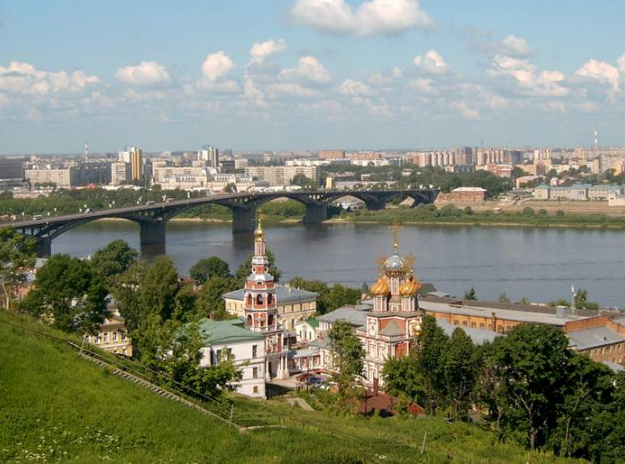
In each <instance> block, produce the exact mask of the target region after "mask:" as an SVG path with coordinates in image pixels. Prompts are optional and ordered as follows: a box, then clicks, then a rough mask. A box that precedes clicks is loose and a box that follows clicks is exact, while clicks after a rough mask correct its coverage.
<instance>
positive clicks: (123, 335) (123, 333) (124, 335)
mask: <svg viewBox="0 0 625 464" xmlns="http://www.w3.org/2000/svg"><path fill="white" fill-rule="evenodd" d="M122 340H126V331H125V330H122Z"/></svg>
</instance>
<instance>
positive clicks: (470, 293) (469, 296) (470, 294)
mask: <svg viewBox="0 0 625 464" xmlns="http://www.w3.org/2000/svg"><path fill="white" fill-rule="evenodd" d="M464 299H465V300H477V294H476V293H475V288H473V287H471V288H469V289H468V290H467V291H466V292H464Z"/></svg>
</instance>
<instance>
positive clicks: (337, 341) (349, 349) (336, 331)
mask: <svg viewBox="0 0 625 464" xmlns="http://www.w3.org/2000/svg"><path fill="white" fill-rule="evenodd" d="M328 338H329V339H330V344H329V347H330V351H331V352H332V367H333V369H334V374H333V378H334V380H335V382H336V384H337V386H338V389H339V394H341V395H342V396H346V395H347V394H348V393H349V392H350V391H351V390H352V388H353V387H354V384H355V382H356V378H357V377H358V376H360V375H362V373H363V369H364V358H365V350H364V348H363V347H362V344H361V343H360V340H358V337H356V336H355V335H354V334H353V332H352V326H351V325H349V324H348V323H347V322H345V321H341V320H339V321H337V322H335V323H334V324H333V325H332V328H331V329H330V330H329V331H328Z"/></svg>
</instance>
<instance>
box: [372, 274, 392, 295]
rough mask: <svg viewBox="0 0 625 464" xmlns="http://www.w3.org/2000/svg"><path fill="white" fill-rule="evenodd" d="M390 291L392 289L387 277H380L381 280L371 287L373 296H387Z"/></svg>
mask: <svg viewBox="0 0 625 464" xmlns="http://www.w3.org/2000/svg"><path fill="white" fill-rule="evenodd" d="M390 291H391V289H390V288H389V286H388V282H387V281H386V277H380V279H379V280H378V281H377V282H376V283H374V284H373V285H372V286H371V294H372V295H373V296H386V295H388V294H389V293H390Z"/></svg>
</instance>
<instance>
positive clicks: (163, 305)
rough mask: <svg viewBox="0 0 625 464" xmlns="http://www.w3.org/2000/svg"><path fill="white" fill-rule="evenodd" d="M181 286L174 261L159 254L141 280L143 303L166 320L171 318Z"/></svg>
mask: <svg viewBox="0 0 625 464" xmlns="http://www.w3.org/2000/svg"><path fill="white" fill-rule="evenodd" d="M179 288H180V284H179V282H178V271H176V268H175V267H174V263H173V262H172V261H171V259H169V258H168V257H167V256H157V257H156V258H154V261H152V265H151V266H150V267H148V269H147V272H146V273H145V276H144V278H143V281H142V282H141V298H140V300H141V305H142V306H143V307H144V308H146V309H147V310H148V311H149V310H150V309H151V312H153V313H156V314H160V316H161V317H162V318H163V319H164V320H168V319H171V316H172V314H173V312H174V309H175V301H176V293H177V292H178V290H179Z"/></svg>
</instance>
